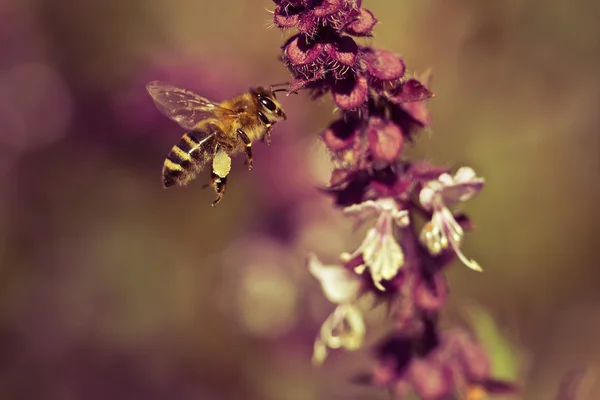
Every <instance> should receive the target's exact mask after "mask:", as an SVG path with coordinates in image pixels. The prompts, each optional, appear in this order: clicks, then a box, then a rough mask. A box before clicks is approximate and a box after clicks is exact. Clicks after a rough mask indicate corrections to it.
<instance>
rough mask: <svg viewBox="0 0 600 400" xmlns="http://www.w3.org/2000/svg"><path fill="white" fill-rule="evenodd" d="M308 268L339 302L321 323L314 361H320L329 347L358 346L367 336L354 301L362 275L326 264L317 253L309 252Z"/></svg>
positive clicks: (326, 294)
mask: <svg viewBox="0 0 600 400" xmlns="http://www.w3.org/2000/svg"><path fill="white" fill-rule="evenodd" d="M308 269H309V271H310V273H311V274H312V275H313V276H314V277H315V278H317V279H318V280H319V282H320V283H321V287H322V288H323V292H324V293H325V296H326V297H327V299H329V301H331V302H332V303H335V304H337V305H338V306H337V307H336V309H335V310H334V311H333V313H332V314H331V315H330V316H329V317H328V318H327V319H326V320H325V322H324V323H323V325H322V326H321V330H320V332H319V336H318V337H317V339H316V340H315V347H314V353H313V363H315V364H321V363H322V362H323V361H324V360H325V358H326V357H327V349H328V348H330V349H338V348H340V347H343V348H345V349H347V350H356V349H358V348H359V347H360V346H361V345H362V342H363V340H364V337H365V323H364V320H363V317H362V314H361V312H360V310H359V309H358V307H356V305H354V302H355V301H356V299H357V298H358V297H359V295H360V289H361V283H360V278H359V277H358V276H356V275H355V274H354V273H352V271H349V270H347V269H345V268H344V267H342V266H340V265H324V264H323V263H321V261H320V260H319V259H318V258H317V257H316V256H315V255H314V254H309V256H308Z"/></svg>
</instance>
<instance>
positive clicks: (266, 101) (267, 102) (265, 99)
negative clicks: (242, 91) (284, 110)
mask: <svg viewBox="0 0 600 400" xmlns="http://www.w3.org/2000/svg"><path fill="white" fill-rule="evenodd" d="M259 101H260V103H261V104H262V105H263V106H265V107H266V109H267V110H269V111H275V110H276V109H277V106H276V105H275V103H273V102H272V101H271V99H269V98H268V97H261V98H260V99H259Z"/></svg>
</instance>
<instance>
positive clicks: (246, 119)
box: [146, 81, 287, 206]
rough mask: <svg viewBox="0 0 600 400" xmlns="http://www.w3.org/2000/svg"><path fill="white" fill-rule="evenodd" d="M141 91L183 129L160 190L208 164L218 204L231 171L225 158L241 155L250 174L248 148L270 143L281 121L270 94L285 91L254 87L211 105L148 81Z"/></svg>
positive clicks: (278, 106) (185, 179) (188, 178)
mask: <svg viewBox="0 0 600 400" xmlns="http://www.w3.org/2000/svg"><path fill="white" fill-rule="evenodd" d="M146 88H147V89H148V93H150V96H152V99H153V100H154V103H155V104H156V106H157V107H158V109H159V110H160V111H161V112H162V113H163V114H164V115H166V116H167V117H169V118H170V119H172V120H173V121H175V122H177V123H178V124H179V125H180V126H181V127H183V128H184V129H186V130H187V133H185V134H184V135H183V137H182V138H181V139H180V140H179V142H177V144H176V145H175V146H173V148H172V149H171V152H170V153H169V154H168V155H167V158H166V159H165V162H164V165H163V169H162V179H163V185H164V187H165V188H168V187H170V186H173V185H178V186H184V185H186V184H187V183H188V182H189V181H191V180H192V179H194V178H195V177H196V176H197V175H198V173H199V172H200V171H201V170H202V169H203V168H204V166H205V165H206V164H208V163H209V162H210V161H211V160H212V172H211V178H210V183H209V184H207V185H205V187H208V186H212V188H213V189H214V190H215V193H216V195H217V198H216V199H215V201H214V202H213V203H212V205H213V206H215V205H216V204H217V203H219V202H220V201H221V199H222V198H223V195H224V193H225V187H226V185H227V175H229V172H230V170H231V156H233V155H235V154H237V153H241V152H242V151H243V152H245V153H246V165H248V169H249V170H252V143H253V142H255V141H257V140H261V141H263V142H266V144H267V145H270V144H271V130H272V129H273V125H275V124H276V123H277V122H279V121H282V120H285V119H286V118H287V117H286V115H285V112H284V111H283V108H282V107H281V104H280V103H279V102H278V101H277V99H276V98H275V93H276V92H279V91H287V89H275V90H273V86H271V87H270V88H268V89H267V88H264V87H260V86H259V87H255V88H251V89H250V91H248V92H247V93H244V94H241V95H239V96H236V97H234V98H232V99H229V100H225V101H223V102H221V103H214V102H212V101H210V100H208V99H205V98H204V97H201V96H200V95H198V94H196V93H194V92H191V91H189V90H186V89H181V88H178V87H175V86H172V85H170V84H167V83H164V82H159V81H154V82H150V83H149V84H148V85H147V86H146Z"/></svg>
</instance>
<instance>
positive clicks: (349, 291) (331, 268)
mask: <svg viewBox="0 0 600 400" xmlns="http://www.w3.org/2000/svg"><path fill="white" fill-rule="evenodd" d="M308 269H309V271H310V273H311V274H312V275H313V276H314V277H315V278H317V279H318V280H319V282H320V283H321V287H322V288H323V293H324V294H325V297H327V299H328V300H329V301H331V302H332V303H335V304H340V303H344V302H348V301H352V300H354V299H355V298H356V297H357V296H358V294H359V292H360V285H361V284H360V278H359V277H358V276H356V275H355V274H354V273H353V272H352V271H349V270H347V269H345V268H344V267H342V266H339V265H324V264H323V263H321V261H320V260H319V259H318V258H317V256H316V255H315V254H313V253H311V254H309V255H308Z"/></svg>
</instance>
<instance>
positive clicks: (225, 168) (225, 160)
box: [213, 150, 231, 178]
mask: <svg viewBox="0 0 600 400" xmlns="http://www.w3.org/2000/svg"><path fill="white" fill-rule="evenodd" d="M230 171H231V157H229V155H228V154H227V153H225V152H224V151H223V150H219V151H218V152H217V154H216V155H215V157H214V158H213V172H214V173H215V175H218V176H219V177H221V178H225V177H226V176H227V175H229V172H230Z"/></svg>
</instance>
